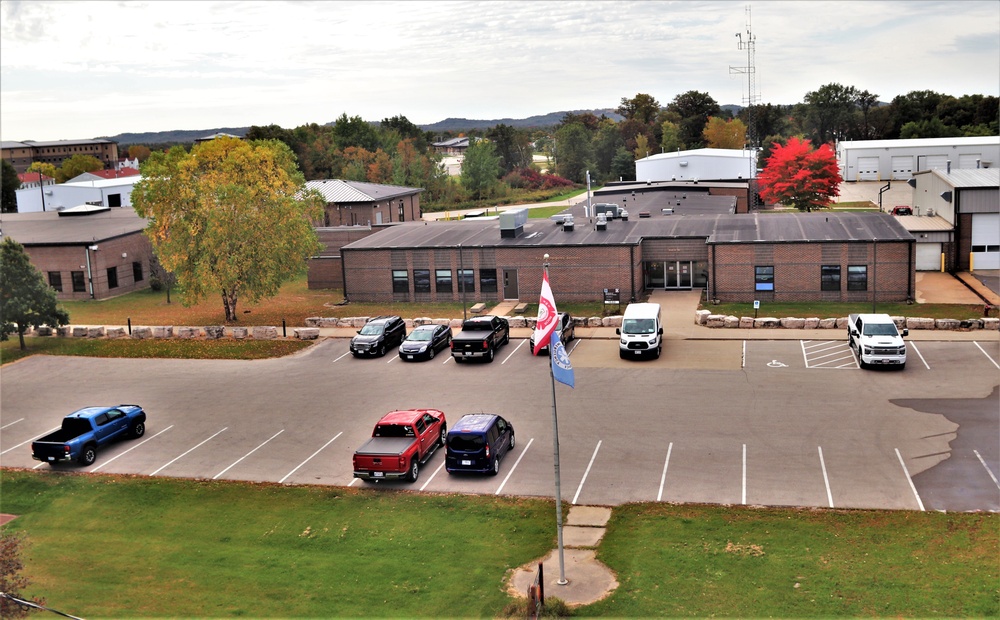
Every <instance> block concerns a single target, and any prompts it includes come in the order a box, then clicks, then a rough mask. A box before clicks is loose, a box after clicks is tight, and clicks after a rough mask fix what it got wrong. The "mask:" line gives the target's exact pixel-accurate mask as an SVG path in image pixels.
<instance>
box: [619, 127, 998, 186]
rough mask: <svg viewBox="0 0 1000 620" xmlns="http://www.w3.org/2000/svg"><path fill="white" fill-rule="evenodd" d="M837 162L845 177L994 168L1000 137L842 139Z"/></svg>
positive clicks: (874, 178)
mask: <svg viewBox="0 0 1000 620" xmlns="http://www.w3.org/2000/svg"><path fill="white" fill-rule="evenodd" d="M837 163H838V164H839V165H840V174H841V177H842V178H843V179H844V180H845V181H906V180H908V179H909V178H910V177H912V176H913V173H915V172H918V171H920V170H935V169H936V170H946V169H948V167H949V166H950V167H951V169H953V170H955V169H974V168H991V167H993V166H996V165H998V164H1000V137H998V136H985V137H972V138H919V139H912V140H855V141H849V142H840V143H838V144H837ZM637 164H638V162H637Z"/></svg>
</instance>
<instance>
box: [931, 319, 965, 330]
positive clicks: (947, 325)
mask: <svg viewBox="0 0 1000 620" xmlns="http://www.w3.org/2000/svg"><path fill="white" fill-rule="evenodd" d="M960 325H961V323H960V322H959V321H958V320H957V319H936V320H935V321H934V328H935V329H958V328H959V326H960Z"/></svg>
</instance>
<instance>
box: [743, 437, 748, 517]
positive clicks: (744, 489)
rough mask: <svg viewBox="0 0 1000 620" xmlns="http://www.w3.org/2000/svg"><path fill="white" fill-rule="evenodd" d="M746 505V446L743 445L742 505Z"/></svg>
mask: <svg viewBox="0 0 1000 620" xmlns="http://www.w3.org/2000/svg"><path fill="white" fill-rule="evenodd" d="M746 503H747V445H746V444H743V504H744V505H746Z"/></svg>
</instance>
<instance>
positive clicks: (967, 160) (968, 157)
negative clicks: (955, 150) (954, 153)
mask: <svg viewBox="0 0 1000 620" xmlns="http://www.w3.org/2000/svg"><path fill="white" fill-rule="evenodd" d="M982 158H983V156H982V155H981V154H980V153H967V154H965V155H959V156H958V167H959V168H967V169H970V170H971V169H972V168H975V167H976V162H977V161H979V160H980V159H982Z"/></svg>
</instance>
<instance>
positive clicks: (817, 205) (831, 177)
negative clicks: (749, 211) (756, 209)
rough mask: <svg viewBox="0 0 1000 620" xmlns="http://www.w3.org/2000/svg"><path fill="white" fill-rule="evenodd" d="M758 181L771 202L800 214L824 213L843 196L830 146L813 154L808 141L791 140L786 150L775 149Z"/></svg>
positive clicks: (834, 157) (824, 146)
mask: <svg viewBox="0 0 1000 620" xmlns="http://www.w3.org/2000/svg"><path fill="white" fill-rule="evenodd" d="M757 181H758V183H759V184H760V186H761V190H760V195H761V197H762V198H763V199H764V200H766V201H768V202H775V203H780V204H786V205H792V206H793V207H795V208H796V209H798V210H800V211H812V210H813V209H822V208H825V207H826V206H827V205H829V204H830V201H831V200H832V198H833V197H834V196H837V195H838V194H839V193H840V169H839V168H838V167H837V155H836V154H835V153H834V152H833V149H831V148H830V145H828V144H823V145H820V147H819V148H818V149H816V150H813V149H812V147H811V146H810V144H809V140H800V139H798V138H791V139H790V140H789V141H788V143H787V144H785V145H784V146H781V145H775V146H774V148H773V150H772V151H771V156H770V157H769V158H768V160H767V165H766V166H765V167H764V170H763V171H762V172H761V173H760V176H759V177H758V179H757Z"/></svg>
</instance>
